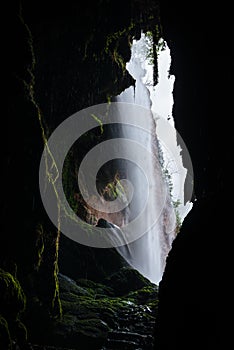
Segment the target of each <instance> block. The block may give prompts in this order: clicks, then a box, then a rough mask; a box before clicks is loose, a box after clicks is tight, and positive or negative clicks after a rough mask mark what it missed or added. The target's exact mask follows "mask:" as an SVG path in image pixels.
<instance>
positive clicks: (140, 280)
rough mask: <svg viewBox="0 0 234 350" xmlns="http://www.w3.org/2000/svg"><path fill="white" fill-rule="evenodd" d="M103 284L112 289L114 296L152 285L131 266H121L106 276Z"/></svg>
mask: <svg viewBox="0 0 234 350" xmlns="http://www.w3.org/2000/svg"><path fill="white" fill-rule="evenodd" d="M103 283H104V284H106V285H108V286H109V287H111V288H112V289H113V290H114V294H115V295H116V296H124V295H127V294H128V293H130V292H132V291H136V290H139V289H142V288H143V287H148V286H152V283H151V282H150V281H149V280H147V279H146V278H145V277H143V276H142V275H141V274H140V273H139V272H138V271H137V270H135V269H133V268H131V267H123V268H121V269H120V270H119V271H117V272H116V273H113V274H112V275H111V276H109V277H107V278H106V279H105V280H104V281H103Z"/></svg>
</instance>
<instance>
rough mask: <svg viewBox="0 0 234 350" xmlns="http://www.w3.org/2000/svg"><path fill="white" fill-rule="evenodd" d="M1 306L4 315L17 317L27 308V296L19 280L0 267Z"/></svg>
mask: <svg viewBox="0 0 234 350" xmlns="http://www.w3.org/2000/svg"><path fill="white" fill-rule="evenodd" d="M0 295H1V301H0V308H1V310H2V315H3V316H4V315H6V316H7V317H9V316H10V317H12V318H15V317H16V316H17V315H18V314H19V313H20V312H23V311H24V310H25V306H26V296H25V294H24V292H23V289H22V288H21V285H20V283H19V281H18V280H17V279H16V278H15V277H13V276H12V275H11V274H10V273H9V272H6V271H4V270H2V269H1V268H0Z"/></svg>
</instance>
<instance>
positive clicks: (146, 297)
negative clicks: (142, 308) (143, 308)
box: [127, 285, 158, 305]
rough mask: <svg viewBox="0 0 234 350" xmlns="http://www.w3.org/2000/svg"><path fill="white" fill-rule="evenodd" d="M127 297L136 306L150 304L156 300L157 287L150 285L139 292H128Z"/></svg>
mask: <svg viewBox="0 0 234 350" xmlns="http://www.w3.org/2000/svg"><path fill="white" fill-rule="evenodd" d="M127 297H128V298H129V299H131V300H133V301H134V302H135V303H137V304H147V305H148V304H151V303H153V302H155V301H156V300H157V299H158V287H157V286H156V285H151V286H147V287H143V288H142V289H140V290H137V291H134V292H130V293H129V294H128V295H127Z"/></svg>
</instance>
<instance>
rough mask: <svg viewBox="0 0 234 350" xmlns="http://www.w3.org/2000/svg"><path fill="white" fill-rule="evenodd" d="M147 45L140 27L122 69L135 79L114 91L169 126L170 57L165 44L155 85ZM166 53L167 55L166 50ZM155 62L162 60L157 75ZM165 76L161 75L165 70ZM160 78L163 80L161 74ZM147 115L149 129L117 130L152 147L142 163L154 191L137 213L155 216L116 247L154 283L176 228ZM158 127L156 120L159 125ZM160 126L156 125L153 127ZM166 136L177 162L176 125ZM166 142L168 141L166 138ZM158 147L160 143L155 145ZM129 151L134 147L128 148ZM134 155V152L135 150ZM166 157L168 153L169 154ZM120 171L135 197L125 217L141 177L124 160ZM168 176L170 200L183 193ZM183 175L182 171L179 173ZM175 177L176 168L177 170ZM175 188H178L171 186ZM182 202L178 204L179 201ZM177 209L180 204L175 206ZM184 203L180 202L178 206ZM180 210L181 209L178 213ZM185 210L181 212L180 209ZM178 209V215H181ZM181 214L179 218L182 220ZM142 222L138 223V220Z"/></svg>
mask: <svg viewBox="0 0 234 350" xmlns="http://www.w3.org/2000/svg"><path fill="white" fill-rule="evenodd" d="M149 45H153V43H152V42H151V40H150V39H149V37H147V36H146V35H145V34H143V33H142V35H141V39H140V40H138V41H134V42H133V46H132V55H131V60H130V62H129V63H128V64H127V70H128V72H129V73H130V74H131V75H132V76H133V78H134V79H135V80H136V84H135V87H133V86H131V87H129V88H128V89H126V90H125V91H124V92H122V93H121V94H120V95H119V96H117V97H116V101H117V102H127V103H133V104H137V105H140V106H143V107H146V108H147V109H149V110H152V109H153V110H154V111H156V112H157V111H158V112H159V113H160V114H161V115H162V117H164V118H165V119H167V120H169V119H170V123H171V125H172V126H174V123H173V118H172V104H173V98H172V94H171V93H172V88H173V83H174V79H173V78H174V77H168V71H169V67H170V60H168V54H169V53H168V51H169V49H168V48H167V46H166V50H167V52H166V53H167V62H166V65H165V57H164V61H163V63H162V62H159V84H158V85H157V86H156V87H155V86H153V66H152V64H151V63H150V62H149V61H150V58H149V57H147V50H148V49H147V48H149ZM169 57H170V55H169ZM160 64H161V65H162V67H161V68H162V69H161V75H162V73H164V76H160ZM166 74H167V77H166V79H167V80H165V75H166ZM163 78H164V80H163ZM148 115H149V118H148V120H147V121H146V122H147V123H149V124H148V125H151V127H150V128H151V130H152V135H153V136H152V135H151V136H150V137H149V135H145V134H144V133H142V132H141V131H140V130H139V131H137V130H136V129H131V128H127V129H126V128H125V129H123V131H122V137H123V138H126V139H134V140H136V141H137V140H138V141H139V142H140V143H142V144H144V145H145V147H146V148H147V149H148V150H150V151H151V152H152V154H154V155H155V156H156V157H153V158H152V163H151V164H150V165H149V167H148V169H146V172H147V176H148V177H150V179H151V184H152V185H151V189H150V191H153V193H154V196H153V197H152V198H153V200H152V201H151V203H150V211H148V212H147V215H146V216H145V218H144V219H143V220H144V221H145V222H146V223H147V222H152V218H154V217H159V219H158V220H157V221H156V223H155V225H154V226H153V227H151V228H149V230H148V232H147V233H145V234H144V235H143V236H142V237H141V238H139V239H138V240H136V241H134V242H132V243H130V244H128V246H127V248H128V249H126V247H119V248H117V249H118V251H119V252H120V253H121V254H122V255H123V257H124V258H125V259H126V260H127V261H128V262H129V263H130V264H131V265H132V266H133V267H134V268H136V269H137V270H138V271H139V272H141V273H142V274H143V275H144V276H145V277H147V278H148V279H150V280H151V281H152V282H153V283H156V284H158V283H159V282H160V280H161V278H162V274H163V271H164V268H165V262H166V257H167V255H168V252H169V250H170V248H171V244H172V241H173V239H174V237H175V228H176V214H175V209H174V207H173V205H172V195H173V193H170V192H169V188H168V184H167V183H166V181H165V178H164V176H163V174H162V167H161V164H160V162H159V149H158V147H159V143H158V138H157V134H156V130H157V120H156V118H155V114H153V113H149V114H148ZM159 129H160V126H159ZM157 131H158V132H160V130H157ZM172 139H173V140H172V142H174V145H175V147H177V152H178V155H179V159H180V162H182V160H181V158H180V149H179V148H178V146H177V143H176V130H175V132H174V135H173V136H172ZM170 142H171V141H170ZM161 146H162V148H163V145H161ZM163 151H164V152H163V153H164V155H163V158H164V159H166V161H168V159H169V158H170V155H168V154H167V150H166V149H163ZM132 153H134V149H133V150H132ZM135 157H136V158H137V154H135ZM170 161H171V159H170ZM126 168H127V169H126V173H127V174H128V179H129V180H130V181H131V182H132V183H133V184H134V191H135V192H134V195H135V198H134V199H135V200H134V201H132V203H130V205H129V217H128V220H129V221H131V220H133V219H134V218H135V216H136V215H137V214H138V212H139V210H140V208H141V206H142V203H143V202H144V199H145V198H144V197H145V193H144V191H145V185H146V184H145V183H144V179H143V176H142V173H141V171H140V170H139V169H138V168H134V169H133V168H132V167H129V169H128V165H126ZM171 174H172V181H173V184H174V185H175V188H174V189H173V191H174V192H175V193H174V196H175V197H176V198H174V199H176V200H179V201H180V203H183V198H182V197H183V194H182V195H181V194H180V195H181V196H180V195H179V194H178V193H176V191H175V189H176V187H177V185H176V182H177V180H178V179H177V177H176V176H174V174H173V170H172V172H171ZM183 176H184V179H183V181H184V180H185V176H186V171H185V173H184V174H183ZM180 177H181V174H180ZM177 192H178V191H177ZM182 206H183V205H182ZM180 209H181V205H180V208H179V210H180ZM183 209H184V206H183ZM182 212H183V213H184V212H185V211H184V210H182V211H181V213H182ZM185 215H186V214H185ZM185 215H184V216H185ZM183 218H184V217H183V215H181V219H182V220H183ZM142 225H143V223H142Z"/></svg>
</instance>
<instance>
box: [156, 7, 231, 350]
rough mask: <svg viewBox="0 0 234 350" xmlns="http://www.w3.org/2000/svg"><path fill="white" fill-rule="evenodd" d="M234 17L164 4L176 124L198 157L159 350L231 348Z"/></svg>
mask: <svg viewBox="0 0 234 350" xmlns="http://www.w3.org/2000/svg"><path fill="white" fill-rule="evenodd" d="M229 10H230V9H229ZM229 10H228V8H225V7H222V4H219V6H217V7H216V6H210V7H208V6H207V8H206V7H205V5H204V4H203V3H201V2H199V1H198V2H196V3H195V4H194V7H192V6H191V9H189V8H185V7H183V6H179V5H178V4H175V5H171V4H170V6H169V3H168V2H167V1H165V2H164V1H163V2H162V3H161V19H162V26H163V36H164V38H165V40H166V41H167V42H168V45H169V46H170V49H171V54H172V67H171V72H172V74H174V75H175V76H176V82H175V87H174V100H175V105H174V118H175V124H176V128H177V130H178V131H179V133H180V134H181V136H182V137H183V139H184V141H185V143H186V145H187V147H188V150H189V152H190V155H191V159H192V162H193V167H194V177H195V179H194V186H195V196H196V198H197V201H196V202H195V203H194V207H193V209H192V211H191V212H190V213H189V215H188V217H187V218H186V219H185V222H184V223H183V226H182V229H181V231H180V233H179V234H178V237H177V239H176V241H175V242H174V243H173V247H172V251H171V252H170V254H169V257H168V260H167V266H166V271H165V274H164V276H163V280H162V282H161V283H160V287H159V317H158V321H157V330H156V336H157V337H156V345H155V349H162V350H164V349H172V348H173V349H198V348H199V349H200V348H207V349H211V348H215V347H217V346H218V347H219V346H220V348H225V345H224V342H225V338H224V337H223V333H222V326H221V320H223V321H224V322H225V320H224V317H223V312H224V310H225V309H226V307H224V301H223V292H224V290H226V289H225V285H226V279H225V280H224V277H223V272H224V271H227V270H228V266H229V265H228V263H227V255H228V254H227V250H226V238H225V236H226V233H225V232H226V230H225V229H224V227H225V225H224V221H225V220H226V219H225V218H227V215H229V214H228V213H230V206H229V204H228V203H229V200H228V195H227V193H228V187H229V185H228V181H227V179H228V173H229V170H228V168H227V166H226V164H227V163H228V160H227V153H228V152H227V150H228V149H229V147H230V146H229V142H230V138H229V127H228V125H229V123H230V121H231V114H232V112H231V111H232V106H231V100H232V80H233V62H234V60H233V40H232V35H233V25H232V22H231V19H230V16H229ZM219 43H222V44H221V46H220V45H219ZM229 277H230V276H229ZM226 278H228V277H226ZM217 298H218V299H217ZM224 299H225V297H224Z"/></svg>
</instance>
